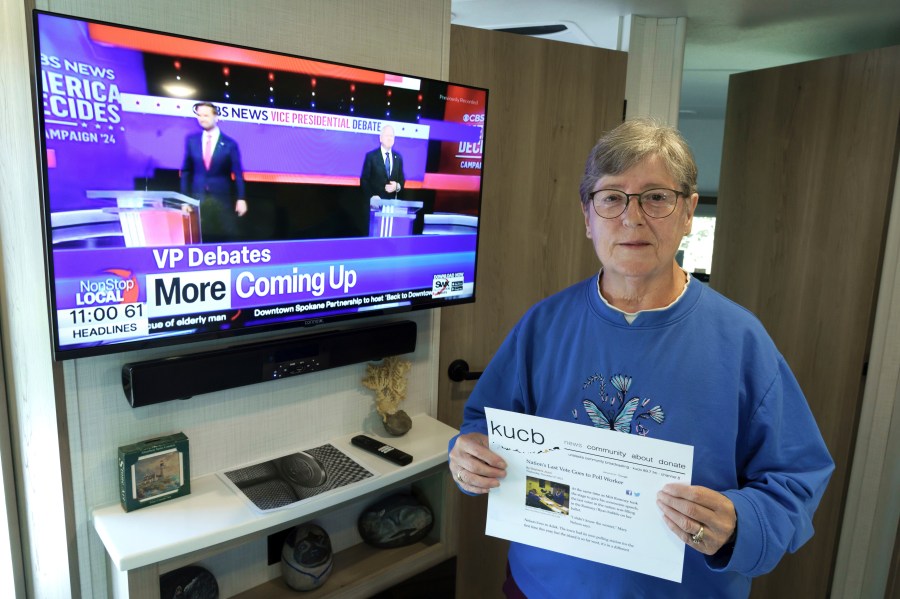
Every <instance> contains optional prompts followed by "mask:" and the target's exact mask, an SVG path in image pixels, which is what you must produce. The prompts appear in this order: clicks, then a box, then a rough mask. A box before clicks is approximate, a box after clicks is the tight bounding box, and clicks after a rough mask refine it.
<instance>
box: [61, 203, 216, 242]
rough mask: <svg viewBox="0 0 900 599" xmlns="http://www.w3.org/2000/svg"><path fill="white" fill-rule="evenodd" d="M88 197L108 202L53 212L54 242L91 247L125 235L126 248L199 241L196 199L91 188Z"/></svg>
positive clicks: (198, 213)
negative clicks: (91, 206) (91, 207)
mask: <svg viewBox="0 0 900 599" xmlns="http://www.w3.org/2000/svg"><path fill="white" fill-rule="evenodd" d="M86 196H87V197H88V199H91V200H99V201H100V202H102V204H105V205H103V206H102V207H100V208H94V209H88V210H71V211H68V212H54V213H52V214H51V215H50V226H51V228H52V231H53V233H52V239H53V244H54V245H56V244H63V243H65V244H68V245H76V246H77V245H81V246H89V245H94V244H96V243H97V242H98V240H100V239H103V238H110V237H121V238H123V240H124V243H125V247H148V246H156V245H186V244H192V243H200V202H199V201H197V200H195V199H194V198H191V197H188V196H186V195H182V194H180V193H177V192H174V191H137V190H96V191H95V190H89V191H87V192H86ZM185 208H189V209H190V210H186V209H185Z"/></svg>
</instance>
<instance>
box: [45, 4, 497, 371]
mask: <svg viewBox="0 0 900 599" xmlns="http://www.w3.org/2000/svg"><path fill="white" fill-rule="evenodd" d="M34 25H35V35H34V40H35V42H34V43H35V65H36V68H37V69H39V73H38V75H39V76H38V77H36V82H37V88H38V89H37V98H39V106H38V110H37V112H38V116H39V119H40V123H39V131H40V144H41V148H40V150H41V152H40V155H41V157H42V159H41V163H42V165H41V167H42V168H41V170H42V176H43V189H42V192H43V193H42V196H43V212H44V229H45V238H46V246H47V263H48V268H47V270H48V273H49V291H50V301H51V306H52V310H53V314H52V316H53V318H52V321H53V325H52V326H53V336H54V348H55V357H56V358H57V359H66V358H73V357H80V356H88V355H96V354H102V353H111V352H115V351H122V350H128V349H137V348H139V347H149V346H156V345H164V344H173V343H181V342H188V341H194V340H199V339H210V338H216V337H224V336H229V335H234V334H241V333H249V332H257V331H264V330H275V329H280V328H285V327H297V326H309V325H314V324H320V323H324V322H331V321H335V320H341V319H349V318H357V317H363V316H370V315H376V314H386V313H392V312H399V311H406V310H415V309H424V308H436V307H441V306H450V305H454V304H458V303H464V302H470V301H473V300H474V298H475V264H476V251H477V247H478V229H479V227H478V220H479V215H480V208H481V189H482V147H483V140H484V126H485V118H486V109H487V98H488V92H487V90H485V89H481V88H474V87H470V86H465V85H456V84H453V83H447V82H443V81H436V80H431V79H424V78H421V77H412V76H409V75H402V74H396V73H386V72H381V71H374V70H370V69H364V68H359V67H353V66H348V65H342V64H336V63H331V62H324V61H320V60H313V59H309V58H302V57H299V56H290V55H286V54H280V53H274V52H268V51H261V50H255V49H251V48H245V47H239V46H234V45H229V44H223V43H219V42H211V41H205V40H199V39H193V38H187V37H181V36H176V35H171V34H166V33H159V32H153V31H147V30H143V29H136V28H132V27H124V26H120V25H112V24H108V23H101V22H96V21H88V20H84V19H77V18H72V17H67V16H62V15H57V14H52V13H47V12H43V11H35V12H34Z"/></svg>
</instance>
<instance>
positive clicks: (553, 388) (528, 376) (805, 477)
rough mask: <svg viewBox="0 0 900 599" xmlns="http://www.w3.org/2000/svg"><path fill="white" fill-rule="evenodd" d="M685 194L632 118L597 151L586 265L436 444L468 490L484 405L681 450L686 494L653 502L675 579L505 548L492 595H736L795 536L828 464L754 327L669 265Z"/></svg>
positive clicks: (586, 202)
mask: <svg viewBox="0 0 900 599" xmlns="http://www.w3.org/2000/svg"><path fill="white" fill-rule="evenodd" d="M696 190H697V167H696V165H695V163H694V159H693V156H692V155H691V152H690V150H689V148H688V147H687V144H686V143H685V142H684V140H683V139H682V138H681V136H680V135H679V134H678V132H677V131H676V130H674V129H672V128H669V127H664V126H660V125H658V124H656V123H654V122H652V121H649V120H643V119H637V120H631V121H627V122H625V123H623V124H622V125H620V126H619V127H617V128H616V129H614V130H613V131H610V132H609V133H607V134H606V135H604V136H603V137H602V138H601V139H600V140H599V141H598V143H597V145H596V146H595V147H594V148H593V150H592V151H591V154H590V156H589V157H588V161H587V166H586V169H585V174H584V177H583V179H582V182H581V209H582V214H583V216H584V226H585V233H586V235H587V237H588V239H590V240H591V242H592V243H593V245H594V250H595V251H596V252H597V257H598V258H599V260H600V264H601V269H600V272H599V273H598V274H597V275H594V276H592V277H590V278H589V279H588V280H586V281H583V282H581V283H577V284H576V285H574V286H572V287H570V288H568V289H566V290H564V291H562V292H560V293H558V294H556V295H554V296H552V297H549V298H547V299H546V300H543V301H541V302H540V303H538V304H537V305H535V306H534V307H532V308H531V310H529V311H528V313H527V314H526V315H525V316H524V317H523V318H522V320H521V321H520V322H519V323H518V324H517V325H516V326H515V328H514V329H513V330H512V331H511V332H510V334H509V336H508V337H507V338H506V340H505V341H504V342H503V345H502V346H501V347H500V349H499V350H498V351H497V354H496V355H495V356H494V358H493V359H492V360H491V363H490V364H489V365H488V367H487V369H486V370H485V372H484V375H483V376H482V377H481V379H480V380H479V382H478V385H477V386H476V387H475V390H474V392H473V393H472V395H471V397H470V398H469V401H468V403H467V404H466V408H465V415H464V422H463V425H462V427H461V433H460V435H459V436H458V437H456V438H454V439H453V440H452V441H451V442H450V447H451V450H450V471H451V472H452V474H453V477H454V478H455V479H456V481H457V484H458V485H459V487H460V488H461V489H462V490H463V491H465V492H467V493H470V494H480V493H487V492H488V491H489V490H490V489H491V488H493V487H496V486H498V485H499V484H501V479H502V478H503V477H504V476H505V467H506V465H505V464H504V462H503V460H502V459H501V458H500V457H499V456H497V455H496V454H495V453H493V452H492V451H491V450H490V449H489V448H488V442H487V437H486V435H485V433H486V432H487V429H486V424H485V415H484V408H485V407H494V408H498V409H503V410H510V411H515V412H520V413H525V414H531V415H537V416H542V417H545V418H553V419H556V420H563V421H568V422H575V423H580V424H583V425H588V426H599V427H603V428H607V429H612V430H616V431H619V432H622V433H627V434H633V435H643V436H650V437H655V438H657V439H663V440H667V441H673V442H676V443H683V444H688V445H692V446H693V447H694V467H693V481H692V482H693V484H692V485H686V484H668V485H666V486H665V487H663V488H662V489H660V490H659V493H658V495H657V505H658V506H659V510H660V517H661V518H663V520H664V521H665V523H666V525H667V526H668V528H669V529H670V530H671V531H672V534H674V535H676V536H677V537H678V538H679V539H681V540H682V541H683V542H684V543H685V544H687V546H688V550H687V552H686V554H685V560H684V571H683V576H682V583H681V584H678V583H674V582H671V581H668V580H664V579H661V578H656V577H652V576H646V575H643V574H639V573H635V572H632V571H629V570H624V569H620V568H615V567H612V566H606V565H603V564H599V563H595V562H591V561H587V560H583V559H579V558H575V557H571V556H568V555H563V554H561V553H554V552H550V551H547V550H543V549H540V548H538V547H533V546H529V545H523V544H519V543H512V544H511V546H510V550H509V556H508V559H509V570H510V575H509V576H508V578H507V581H506V584H505V585H504V591H505V592H506V594H507V596H508V597H521V596H522V595H523V593H524V595H525V596H528V597H532V598H535V597H550V596H565V597H616V598H619V597H666V598H667V599H672V598H675V597H746V596H747V595H748V594H749V592H750V581H751V578H752V577H754V576H758V575H761V574H764V573H766V572H768V571H770V570H771V569H772V568H774V567H775V565H776V564H777V563H778V561H779V560H780V559H781V557H782V556H783V555H784V553H785V551H796V550H797V548H799V547H800V546H801V545H803V543H805V542H806V541H807V540H808V539H809V538H810V537H811V536H812V534H813V527H812V516H813V512H814V511H815V509H816V507H817V505H818V503H819V500H820V498H821V497H822V493H823V492H824V490H825V486H826V485H827V483H828V480H829V478H830V476H831V472H832V470H833V469H834V464H833V462H832V460H831V457H830V455H829V454H828V450H827V449H826V447H825V444H824V442H823V441H822V437H821V435H820V433H819V430H818V427H817V426H816V423H815V420H814V419H813V416H812V414H811V413H810V411H809V407H808V405H807V403H806V400H805V398H804V397H803V393H802V392H801V390H800V388H799V386H798V384H797V381H796V380H795V378H794V376H793V374H792V373H791V371H790V369H789V368H788V365H787V363H786V362H785V360H784V358H783V357H782V356H781V354H780V353H779V352H778V350H777V349H776V347H775V346H774V344H773V342H772V340H771V339H770V338H769V336H768V335H767V334H766V331H765V329H764V328H763V326H762V325H761V324H760V322H759V321H758V320H757V319H756V318H755V317H754V316H753V315H752V314H751V313H750V312H748V311H747V310H745V309H743V308H741V307H740V306H738V305H736V304H734V303H733V302H731V301H729V300H728V299H726V298H725V297H723V296H721V295H719V294H718V293H716V292H715V291H713V290H711V289H709V288H708V287H706V286H704V285H703V284H702V283H700V282H699V281H696V280H693V279H692V277H690V276H688V274H687V273H685V272H684V271H683V270H682V269H681V268H680V267H679V266H678V263H677V262H676V260H675V253H676V251H677V250H678V246H679V244H680V243H681V238H682V237H683V236H684V235H685V234H687V233H690V231H691V223H692V219H693V215H694V209H695V208H696V206H697V200H698V195H697V191H696ZM626 393H627V395H626ZM636 397H640V398H641V399H642V401H639V402H638V401H632V399H633V398H636ZM647 398H649V399H651V401H649V402H648V401H643V400H645V399H647Z"/></svg>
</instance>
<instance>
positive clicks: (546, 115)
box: [438, 26, 626, 597]
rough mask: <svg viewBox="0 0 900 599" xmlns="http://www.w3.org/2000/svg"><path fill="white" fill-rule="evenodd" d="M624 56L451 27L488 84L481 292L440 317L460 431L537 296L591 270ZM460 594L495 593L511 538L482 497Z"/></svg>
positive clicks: (471, 66)
mask: <svg viewBox="0 0 900 599" xmlns="http://www.w3.org/2000/svg"><path fill="white" fill-rule="evenodd" d="M625 65H626V55H625V54H624V53H622V52H614V51H608V50H600V49H597V48H591V47H587V46H579V45H573V44H563V43H558V42H549V41H546V40H540V39H534V38H529V37H523V36H516V35H513V34H506V33H498V32H494V31H485V30H478V29H471V28H467V27H459V26H452V27H451V32H450V79H451V80H452V81H457V82H460V83H466V84H470V85H478V86H482V87H487V88H489V89H490V96H489V100H488V116H487V127H486V129H485V149H484V168H485V178H484V190H483V197H482V210H481V222H480V228H481V233H480V238H479V251H480V253H479V260H478V280H477V285H478V287H477V290H476V295H477V300H476V302H475V303H474V304H471V305H467V306H461V307H455V308H450V309H445V310H443V311H442V314H441V352H440V355H441V357H440V374H441V379H440V381H439V391H438V397H439V404H438V414H439V418H440V419H441V420H442V421H444V422H446V423H448V424H450V425H451V426H454V427H459V425H460V423H461V421H462V407H463V404H464V403H465V399H466V398H467V397H468V394H469V392H470V391H471V389H472V386H473V385H472V383H468V382H467V383H453V382H451V381H450V380H449V379H448V378H447V377H446V372H447V367H448V366H449V364H450V362H451V361H453V360H454V359H456V358H463V359H465V360H466V361H468V363H469V365H470V366H471V368H472V370H481V369H482V368H483V367H484V366H485V365H486V364H487V362H488V361H489V360H490V358H491V356H492V355H493V354H494V352H495V351H496V349H497V348H498V347H499V345H500V343H501V342H502V340H503V338H504V337H505V336H506V334H507V333H508V332H509V330H510V329H511V328H512V326H513V325H514V324H515V323H516V321H517V320H518V319H519V318H520V317H521V316H522V315H523V314H524V312H525V311H526V310H527V309H528V308H529V307H530V306H531V305H532V304H534V303H535V302H537V301H538V300H540V299H543V298H544V297H547V296H548V295H550V294H552V293H554V292H556V291H559V290H561V289H563V288H565V287H567V286H568V285H570V284H573V283H575V282H576V281H579V280H581V279H583V278H585V277H587V276H589V275H590V274H591V273H592V272H595V271H596V270H597V269H598V268H599V264H598V262H597V257H596V255H595V254H594V251H593V248H592V247H591V244H590V243H589V242H588V240H587V239H586V237H585V232H584V220H583V218H582V216H581V204H580V201H579V196H578V185H579V182H580V180H581V175H582V173H583V171H584V164H585V160H586V159H587V155H588V152H589V151H590V149H591V147H592V146H593V145H594V143H595V142H596V140H597V138H598V137H599V136H600V134H601V133H602V132H604V131H606V130H609V129H611V128H612V127H614V126H616V125H617V124H619V123H620V122H621V121H622V113H623V102H624V97H625ZM461 503H462V518H461V523H460V540H459V543H460V550H459V557H458V561H457V564H458V573H457V596H458V597H495V596H498V595H500V585H501V583H502V580H503V578H504V576H505V566H504V564H505V561H506V551H505V547H506V543H505V542H501V541H499V540H497V539H493V538H490V537H485V536H484V510H485V506H486V502H485V500H484V498H477V499H476V498H469V497H465V498H463V500H462V502H461Z"/></svg>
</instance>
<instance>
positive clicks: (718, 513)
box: [656, 483, 737, 555]
mask: <svg viewBox="0 0 900 599" xmlns="http://www.w3.org/2000/svg"><path fill="white" fill-rule="evenodd" d="M656 505H657V506H659V509H660V510H662V513H663V519H664V520H665V522H666V526H668V527H669V529H670V530H671V531H672V532H674V533H675V534H676V535H677V536H678V538H679V539H681V540H682V541H684V542H685V543H686V544H687V545H688V546H689V547H693V548H694V549H696V550H697V551H699V552H700V553H703V554H706V555H713V554H714V553H716V552H717V551H718V550H719V549H721V548H722V546H723V545H725V543H727V542H728V541H729V540H731V536H732V534H734V530H735V528H736V527H737V514H736V513H735V511H734V504H733V503H732V502H731V500H730V499H728V498H727V497H725V496H724V495H722V494H721V493H719V492H717V491H713V490H712V489H707V488H706V487H700V486H692V485H684V484H678V483H670V484H668V485H666V486H664V487H663V488H662V491H660V492H659V493H657V494H656ZM701 530H702V532H701Z"/></svg>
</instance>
